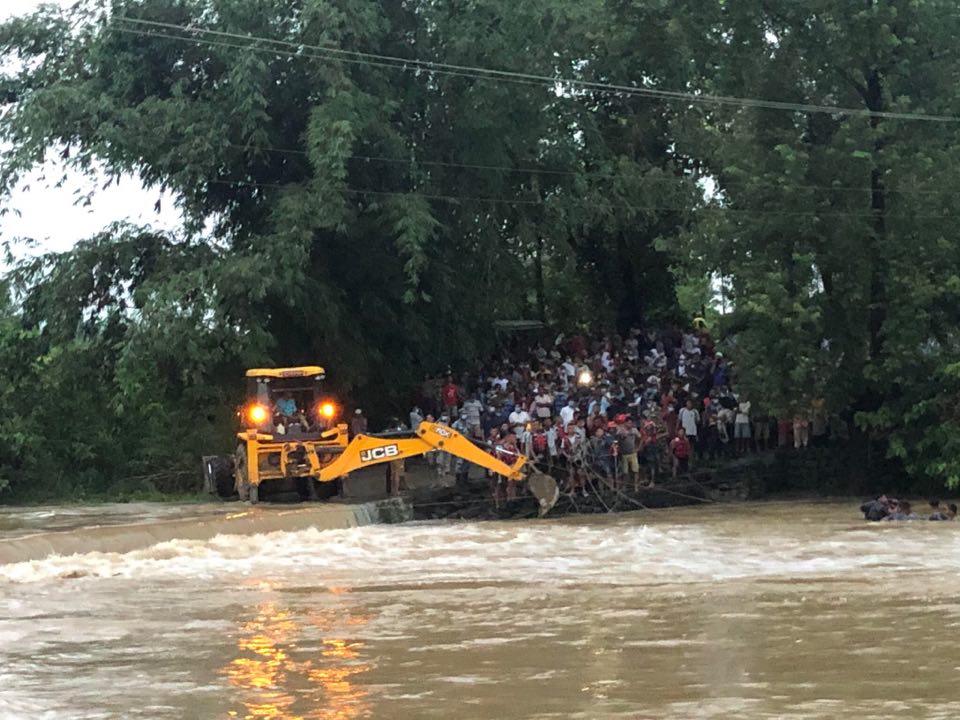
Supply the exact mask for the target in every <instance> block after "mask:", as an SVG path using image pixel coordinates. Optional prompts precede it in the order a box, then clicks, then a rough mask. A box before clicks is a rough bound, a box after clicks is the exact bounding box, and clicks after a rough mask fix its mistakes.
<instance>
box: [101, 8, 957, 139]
mask: <svg viewBox="0 0 960 720" xmlns="http://www.w3.org/2000/svg"><path fill="white" fill-rule="evenodd" d="M116 21H118V22H120V23H126V24H127V27H122V25H118V26H117V29H119V30H122V31H124V32H131V31H132V32H140V33H141V34H144V35H151V36H159V37H166V38H168V39H172V40H184V41H194V42H205V43H208V44H211V45H221V46H224V47H237V48H240V49H250V50H255V51H270V52H277V53H279V54H283V55H290V56H295V57H310V58H315V59H321V60H336V61H340V62H352V63H358V64H365V65H374V66H378V67H387V68H393V69H396V70H401V71H407V72H422V71H429V72H431V73H436V74H443V75H453V76H460V77H471V78H475V79H478V80H490V81H507V82H514V83H521V84H533V85H544V86H547V87H553V88H557V87H564V86H566V87H572V88H579V89H581V90H589V91H593V92H600V93H607V94H614V95H632V96H640V97H649V98H656V99H661V100H670V101H681V102H685V103H698V104H713V105H732V106H739V107H753V108H763V109H767V110H786V111H790V112H803V113H819V114H829V115H845V116H857V117H872V118H886V119H890V120H903V121H913V122H918V121H919V122H939V123H958V122H960V116H957V115H933V114H927V113H909V112H889V111H885V112H875V111H872V110H869V109H866V108H849V107H839V106H833V105H818V104H808V103H791V102H780V101H776V100H765V99H761V98H741V97H732V96H727V95H710V94H704V93H699V92H679V91H672V90H660V89H656V88H646V87H638V86H635V85H622V84H616V83H605V82H596V81H591V80H581V79H578V78H568V77H561V76H550V75H541V74H537V73H529V72H517V71H510V70H498V69H494V68H485V67H479V66H473V65H457V64H453V63H444V62H436V61H432V60H418V59H415V58H404V57H399V56H394V55H384V54H379V53H370V52H361V51H358V50H345V49H343V48H337V47H332V46H325V45H313V44H309V43H301V42H293V41H289V40H278V39H274V38H267V37H262V36H258V35H246V34H242V33H231V32H226V31H223V30H213V29H209V28H200V27H195V26H191V25H177V24H174V23H165V22H159V21H155V20H144V19H141V18H132V17H128V16H119V17H117V18H116ZM131 25H132V26H133V27H130V26H131ZM138 27H139V28H141V29H140V30H139V31H138V30H136V28H138ZM144 28H153V29H156V30H170V31H175V32H181V33H190V34H191V35H194V36H196V35H201V37H185V36H183V35H170V34H167V33H162V32H157V33H150V32H147V31H145V30H144ZM211 36H212V37H216V38H222V39H223V40H224V42H220V41H212V40H210V37H211ZM226 40H234V41H240V43H241V44H237V43H232V44H231V43H228V42H225V41H226ZM255 43H266V44H267V45H270V46H273V47H257V46H256V45H255ZM277 46H279V47H283V48H291V49H292V51H290V50H287V51H282V50H279V49H278V47H277ZM305 51H312V52H310V53H307V52H305Z"/></svg>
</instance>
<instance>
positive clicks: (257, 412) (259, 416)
mask: <svg viewBox="0 0 960 720" xmlns="http://www.w3.org/2000/svg"><path fill="white" fill-rule="evenodd" d="M269 418H270V411H269V410H267V408H266V406H264V405H260V404H257V405H251V406H250V407H248V408H247V419H248V420H249V421H250V423H251V424H252V425H263V424H264V423H265V422H266V421H267V420H268V419H269Z"/></svg>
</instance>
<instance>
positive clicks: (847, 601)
mask: <svg viewBox="0 0 960 720" xmlns="http://www.w3.org/2000/svg"><path fill="white" fill-rule="evenodd" d="M162 508H163V509H162V510H156V511H151V512H155V513H156V518H155V519H156V520H158V521H159V520H164V519H170V516H177V515H178V514H179V515H181V516H183V517H185V518H188V519H193V520H195V521H196V522H203V521H204V518H206V517H207V511H198V510H197V509H195V508H180V509H177V508H176V507H172V506H162ZM37 512H46V513H52V514H51V515H48V516H46V517H45V518H37V517H35V516H33V517H32V519H31V517H28V516H29V513H37ZM68 512H70V511H66V510H58V509H56V508H52V509H44V510H41V511H38V510H30V511H9V510H8V511H5V512H4V514H3V515H0V528H5V529H4V530H0V533H3V532H6V533H7V534H8V535H12V534H15V533H19V534H20V535H23V534H25V533H26V534H28V533H29V531H31V530H36V529H39V528H43V527H45V526H46V525H51V526H55V527H59V528H61V530H62V531H63V532H70V533H75V534H77V535H76V537H78V538H80V539H81V540H82V538H83V533H84V532H86V530H85V528H86V526H88V525H103V524H107V523H108V522H109V521H111V519H114V520H115V516H114V514H113V513H109V512H106V511H104V512H103V513H102V514H101V515H98V514H97V513H96V511H87V512H86V514H84V513H79V515H80V516H81V517H79V519H78V517H77V513H76V511H73V512H74V513H75V514H74V516H68V515H65V513H68ZM210 512H213V511H210ZM221 512H222V511H221ZM264 512H269V511H264ZM146 515H147V517H146V521H147V522H150V521H152V520H151V517H150V513H149V512H146ZM41 521H42V522H41ZM4 523H5V524H4ZM31 523H32V524H31ZM58 523H59V524H58ZM958 533H960V523H933V522H914V523H903V524H893V523H885V524H875V525H868V524H866V523H864V522H863V521H862V520H859V519H858V513H857V510H856V506H855V504H854V503H853V502H850V503H835V504H814V503H811V504H808V503H764V504H742V505H713V506H708V507H698V508H684V509H675V510H662V511H654V512H645V513H636V514H625V515H618V516H604V517H600V518H598V517H591V518H577V519H564V520H551V521H539V522H538V521H531V522H526V523H523V522H513V523H502V524H501V523H452V524H406V525H373V526H365V527H357V528H350V529H340V530H327V531H323V530H318V529H315V528H306V529H300V530H287V531H276V532H271V533H267V534H260V535H218V536H216V537H214V538H212V539H209V540H196V539H194V540H173V541H168V542H163V543H160V544H158V545H154V546H151V547H147V548H144V549H139V550H135V551H132V552H127V553H110V552H98V553H86V554H77V555H72V556H61V557H52V558H47V559H43V560H35V561H30V562H13V563H7V564H2V565H0V718H17V719H20V718H31V719H32V718H57V719H60V718H275V719H278V720H279V719H280V718H283V719H292V718H303V719H304V720H306V719H314V720H350V719H352V718H457V720H467V719H470V718H477V719H478V720H479V719H497V720H500V719H504V718H536V719H544V720H545V719H547V718H584V719H591V720H592V719H594V718H631V719H632V718H658V719H659V718H676V719H678V720H687V719H690V718H725V719H726V718H797V719H799V718H837V717H850V718H893V717H897V718H956V717H960V648H958V641H960V601H958V599H957V596H958V590H960V534H958Z"/></svg>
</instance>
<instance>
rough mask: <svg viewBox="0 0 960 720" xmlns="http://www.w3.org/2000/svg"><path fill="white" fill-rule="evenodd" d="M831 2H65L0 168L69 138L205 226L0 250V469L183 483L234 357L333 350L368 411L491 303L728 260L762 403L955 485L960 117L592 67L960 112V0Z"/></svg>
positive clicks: (207, 445)
mask: <svg viewBox="0 0 960 720" xmlns="http://www.w3.org/2000/svg"><path fill="white" fill-rule="evenodd" d="M834 5H836V3H827V2H825V1H823V0H817V1H815V2H809V3H795V2H789V1H788V0H772V1H771V2H759V1H758V2H738V3H728V2H724V1H723V0H716V1H715V2H695V3H688V2H667V1H666V0H643V1H641V2H619V1H615V0H587V1H585V2H579V3H570V2H554V1H553V0H534V1H533V2H526V3H506V2H502V1H501V0H471V1H470V2H460V1H457V2H444V3H429V2H419V1H418V0H405V1H402V2H401V1H399V0H383V2H379V3H370V2H365V1H364V0H258V1H257V2H250V0H111V1H109V2H108V1H107V0H81V1H80V2H78V3H77V4H76V5H75V6H74V7H73V8H71V9H70V10H68V11H61V10H56V9H50V8H46V9H42V10H40V11H38V12H37V13H35V14H34V15H31V16H28V17H25V18H22V19H16V20H13V21H10V22H8V23H7V24H6V25H3V26H0V57H3V58H4V60H5V61H6V64H5V65H4V67H6V68H8V69H11V68H12V69H11V70H9V73H8V76H6V77H0V102H4V103H6V105H5V106H4V107H5V110H4V113H3V116H2V118H0V138H2V139H3V141H4V142H5V143H8V145H6V146H5V147H6V149H5V150H4V152H3V155H2V164H0V191H2V192H9V190H10V189H11V188H12V187H14V186H15V184H16V183H17V181H18V179H19V178H21V177H22V176H23V174H24V173H25V172H27V171H28V170H29V169H31V168H33V167H35V166H36V165H37V164H38V163H40V162H42V161H43V160H44V159H45V158H48V157H51V156H53V155H54V154H58V155H60V156H61V157H62V158H63V159H64V160H65V161H66V162H67V163H68V164H70V165H71V166H72V167H74V168H78V169H81V170H86V171H89V172H91V173H95V172H98V168H100V167H105V168H106V170H107V172H108V173H109V174H110V176H111V177H112V178H120V177H122V176H125V175H126V174H133V175H135V176H137V177H139V178H140V179H141V180H142V181H143V182H144V183H145V184H147V185H149V186H151V187H154V188H157V189H159V188H165V189H169V190H171V191H173V192H174V193H175V195H176V196H177V197H178V198H179V199H180V203H181V205H182V209H183V210H184V212H185V215H186V217H187V219H188V227H187V228H186V230H185V231H184V233H182V234H181V235H178V236H164V235H161V234H158V233H155V232H152V231H149V230H144V229H140V228H131V227H122V226H117V227H113V228H109V229H107V230H105V231H104V232H103V233H102V234H101V235H99V236H98V237H95V238H91V239H88V240H83V241H82V242H80V243H79V244H78V245H77V246H76V248H75V250H73V251H71V252H68V253H65V254H61V255H53V256H45V257H41V258H38V259H31V260H27V261H24V262H23V263H21V264H20V265H19V266H18V267H16V268H15V270H14V271H13V272H12V273H11V274H10V276H9V278H8V279H7V282H8V284H9V292H8V293H4V295H5V296H6V295H9V297H10V301H9V302H7V301H6V297H5V298H4V302H5V304H4V305H2V306H0V355H2V357H0V364H2V366H3V367H5V368H7V373H6V377H7V382H6V383H4V385H3V387H2V388H0V393H2V398H3V401H4V407H5V413H4V416H3V418H2V419H0V485H2V484H4V483H6V482H9V481H12V482H13V483H15V484H16V485H17V486H19V487H21V488H23V487H26V486H27V485H28V484H30V485H32V486H39V487H43V488H46V489H48V490H49V491H50V492H51V493H58V492H66V491H67V490H70V491H76V490H77V489H78V488H79V489H81V490H85V491H95V490H99V489H103V488H104V487H113V486H117V485H118V484H119V485H120V486H122V485H123V484H124V482H133V483H141V482H143V479H144V478H147V479H148V480H149V478H150V477H152V476H153V475H155V474H156V473H158V472H171V471H182V472H184V473H189V472H192V471H193V469H194V468H195V466H196V458H197V456H198V455H199V454H201V453H202V452H209V451H211V450H213V451H216V450H218V449H221V448H224V447H225V444H226V443H227V442H228V440H229V432H230V424H231V414H232V410H233V404H234V402H235V400H236V394H237V392H238V391H239V389H240V388H239V385H240V383H239V382H238V378H239V376H240V374H241V372H242V369H243V368H244V367H245V366H249V365H255V364H260V363H271V364H289V363H299V362H304V361H319V362H322V363H323V364H324V365H326V366H327V367H328V368H329V374H330V377H331V379H332V380H333V381H334V383H335V385H336V386H337V387H338V388H339V389H340V390H341V391H342V392H343V393H344V394H345V395H350V396H352V397H355V398H358V399H359V401H360V402H363V403H364V404H366V405H367V406H368V407H369V406H371V404H372V407H373V408H374V410H375V411H376V410H379V411H381V412H383V411H386V410H388V409H391V408H396V407H399V406H400V405H401V404H402V403H403V402H404V401H405V400H406V398H407V396H408V392H409V388H410V387H411V385H412V384H413V383H416V382H417V381H418V380H420V379H421V378H422V376H423V374H425V373H428V372H435V371H438V370H440V369H443V368H445V367H446V366H447V365H448V364H454V365H458V364H464V363H468V362H474V361H475V360H476V359H477V358H478V357H481V356H482V355H483V354H485V353H486V352H488V351H490V350H491V349H492V348H493V347H494V346H495V344H496V342H497V335H496V333H495V332H494V328H495V323H496V321H498V320H511V319H518V318H535V319H543V320H546V321H548V322H549V323H550V324H552V325H555V326H557V327H561V328H565V327H575V326H583V325H591V326H599V327H615V326H620V327H623V326H625V325H626V324H628V323H631V322H634V321H646V322H653V323H661V322H666V321H669V320H671V319H673V318H675V317H679V316H682V314H683V312H684V311H688V310H690V309H692V308H694V307H696V306H697V304H698V303H699V302H701V301H703V300H705V299H707V296H709V290H710V284H709V278H711V277H716V276H719V277H722V278H723V279H724V282H725V284H726V285H727V286H728V287H729V288H730V292H731V296H730V300H731V302H732V306H733V308H734V310H733V312H732V313H730V314H729V315H728V316H727V317H726V318H725V319H724V324H723V330H724V332H725V334H726V336H727V338H728V340H729V342H730V343H731V344H732V345H733V346H734V347H735V355H736V359H737V360H738V365H739V367H740V369H741V370H740V372H741V375H742V378H743V381H744V382H745V383H746V384H747V386H748V387H750V388H751V390H753V392H754V396H755V397H763V398H764V402H765V404H766V405H767V406H768V408H769V409H770V410H773V411H775V412H779V413H788V412H792V411H793V410H794V409H796V408H798V407H801V406H808V405H809V402H810V401H811V400H812V399H814V398H817V397H823V398H825V399H826V400H827V402H828V404H829V405H830V407H831V409H832V410H833V411H835V412H838V413H842V414H846V415H847V416H849V418H850V419H851V421H853V420H856V421H857V422H858V423H859V425H858V427H861V428H863V429H864V430H865V431H869V432H870V433H872V435H873V437H874V438H875V439H879V440H880V441H882V442H883V443H884V447H885V448H886V449H887V450H888V451H889V452H890V453H891V454H892V455H894V456H896V457H898V458H901V459H902V460H903V461H904V463H905V466H906V467H907V468H908V469H909V470H911V471H912V472H913V473H915V474H917V475H920V476H933V477H939V478H942V479H944V480H953V479H955V478H956V477H958V476H960V460H956V459H955V458H958V457H960V454H958V453H955V452H953V450H954V446H955V445H957V444H958V443H960V440H958V439H957V438H958V437H960V433H958V432H957V430H958V429H960V428H957V427H956V425H955V424H954V422H955V420H954V415H955V411H954V410H953V408H954V407H955V406H956V400H955V398H956V393H957V391H958V390H960V382H958V378H960V371H957V370H956V368H957V367H958V363H960V353H958V348H957V340H956V330H955V328H956V326H957V322H956V321H957V318H956V317H955V316H956V314H957V312H958V310H957V308H960V304H958V303H957V297H956V294H957V293H958V292H960V251H958V247H957V244H956V243H955V242H954V240H953V237H952V234H951V227H952V221H953V219H952V216H951V212H952V208H951V205H952V195H951V194H949V193H948V192H944V189H945V188H949V187H950V186H951V182H950V178H951V177H952V176H953V174H954V170H953V168H954V167H956V164H955V163H952V162H951V161H952V160H953V155H954V153H955V152H956V151H955V150H954V148H955V147H957V144H956V143H955V142H954V140H955V139H956V135H957V131H958V129H960V123H956V122H928V121H916V120H904V119H894V118H888V117H880V116H873V117H869V116H864V115H852V114H839V113H825V112H817V111H814V110H808V111H803V110H799V109H794V110H783V109H762V108H756V107H751V106H749V105H744V104H742V103H729V104H725V103H701V102H690V101H688V100H682V99H680V100H678V99H676V98H666V97H643V96H638V95H632V94H628V93H624V92H610V91H609V90H607V89H603V88H600V87H598V86H597V85H594V84H591V83H613V84H618V85H630V86H634V87H645V88H651V89H663V90H670V91H677V90H679V91H688V92H689V91H696V92H698V93H705V94H714V95H726V96H738V97H753V98H767V99H772V100H777V101H783V102H788V103H796V104H810V105H835V106H842V107H848V108H859V109H862V110H870V111H879V112H897V113H905V112H907V113H925V114H938V115H951V114H958V113H960V102H958V100H960V98H958V91H957V89H956V85H955V79H956V78H957V77H958V75H960V72H958V71H960V64H958V57H957V53H958V52H960V49H955V48H954V46H955V42H954V41H953V37H954V31H955V30H956V29H958V24H960V14H958V13H957V12H956V10H955V8H954V7H951V4H950V3H948V2H942V1H937V0H889V1H887V2H874V1H872V0H862V1H861V2H860V3H858V4H857V8H858V9H857V10H856V11H853V10H850V11H849V12H848V11H847V10H846V9H845V10H844V12H842V13H841V12H838V11H835V10H834V9H833V6H834ZM211 31H212V32H211ZM331 48H332V49H333V50H331ZM388 57H403V58H409V59H411V60H416V61H419V62H420V63H421V64H420V65H417V64H416V63H413V62H410V63H407V64H405V65H398V64H397V63H395V62H394V61H391V60H388V59H386V58H388ZM422 63H438V64H436V65H424V64H422ZM439 64H443V65H439ZM455 66H456V67H455ZM464 67H485V68H498V69H504V70H510V71H517V72H522V73H525V74H528V75H536V76H543V77H548V78H557V79H558V80H557V81H556V82H554V83H550V82H542V81H538V80H533V79H529V78H528V79H526V80H525V79H523V78H519V77H511V78H508V77H503V76H497V77H491V76H490V75H489V74H486V76H484V75H485V74H484V73H479V75H480V76H479V77H478V73H476V72H474V71H465V70H463V68H464ZM561 78H564V79H575V80H580V81H584V83H586V84H571V83H567V82H561V81H560V80H559V79H561ZM704 178H706V179H707V180H708V183H710V184H711V186H714V187H715V188H716V192H715V193H713V194H711V195H709V196H707V197H705V196H704V193H703V191H702V189H701V188H702V184H701V183H702V181H703V179H704ZM4 210H9V208H6V207H5V208H4ZM671 267H672V270H673V272H672V273H671V271H670V270H671ZM681 308H682V309H681ZM131 478H132V480H129V479H131Z"/></svg>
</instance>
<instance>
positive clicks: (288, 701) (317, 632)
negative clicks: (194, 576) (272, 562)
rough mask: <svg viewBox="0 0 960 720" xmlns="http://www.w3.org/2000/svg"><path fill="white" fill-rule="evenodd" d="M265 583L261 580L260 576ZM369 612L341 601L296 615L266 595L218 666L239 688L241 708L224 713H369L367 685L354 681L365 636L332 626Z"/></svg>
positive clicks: (293, 719) (309, 719) (340, 717)
mask: <svg viewBox="0 0 960 720" xmlns="http://www.w3.org/2000/svg"><path fill="white" fill-rule="evenodd" d="M260 587H263V584H262V583H261V584H260ZM367 622H369V616H366V615H362V614H357V613H352V612H350V611H349V610H346V609H344V610H343V611H342V612H341V613H338V612H337V611H335V610H332V609H331V610H324V611H319V610H311V611H309V612H307V613H304V614H301V615H299V616H298V615H295V614H294V613H293V612H291V611H290V610H289V609H288V608H284V607H281V606H280V605H278V604H277V603H276V602H272V601H265V602H262V603H260V605H259V606H258V608H257V614H256V617H255V618H254V619H252V620H250V621H248V622H246V623H244V624H243V626H242V629H241V633H240V636H239V638H238V639H237V653H238V654H237V657H236V658H234V659H233V660H232V661H231V662H230V663H229V664H228V665H227V666H226V667H225V668H224V674H225V675H226V676H227V679H228V681H229V683H230V685H232V686H233V687H235V688H238V689H240V690H241V691H243V692H242V696H241V697H242V700H241V702H242V704H243V708H244V709H243V711H242V712H241V711H238V710H236V709H234V710H230V711H229V715H230V717H243V718H245V719H249V720H259V719H266V720H352V719H353V718H359V717H364V716H367V715H369V713H370V704H369V702H367V700H366V698H367V691H366V689H365V688H364V687H363V686H362V685H356V684H354V682H353V679H354V678H355V676H357V675H360V674H362V673H365V672H368V671H369V670H370V669H371V667H372V666H371V665H370V664H369V663H367V662H365V661H364V660H363V657H362V654H361V653H362V650H363V647H364V644H363V642H361V641H359V640H351V639H350V638H347V637H338V636H337V629H338V628H341V627H343V628H351V627H353V628H356V627H358V626H363V625H365V624H366V623H367Z"/></svg>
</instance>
